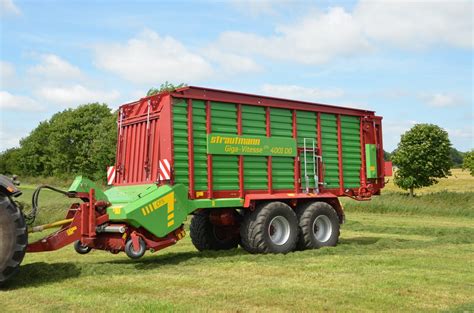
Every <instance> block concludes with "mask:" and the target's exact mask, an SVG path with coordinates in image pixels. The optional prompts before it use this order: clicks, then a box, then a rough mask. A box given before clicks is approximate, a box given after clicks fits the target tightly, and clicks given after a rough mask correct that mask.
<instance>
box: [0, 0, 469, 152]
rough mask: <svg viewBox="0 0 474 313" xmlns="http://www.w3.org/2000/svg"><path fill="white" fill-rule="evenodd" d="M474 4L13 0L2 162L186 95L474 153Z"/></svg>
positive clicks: (3, 79)
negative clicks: (160, 99)
mask: <svg viewBox="0 0 474 313" xmlns="http://www.w3.org/2000/svg"><path fill="white" fill-rule="evenodd" d="M473 15H474V1H458V0H451V1H448V0H445V1H383V0H382V1H364V0H361V1H324V0H320V1H289V0H275V1H270V0H260V1H257V0H251V1H247V0H229V1H191V0H189V1H179V0H178V1H144V0H139V1H120V0H119V1H106V0H96V1H78V0H72V1H71V0H70V1H66V0H64V1H59V0H58V1H51V0H43V1H40V0H36V1H33V0H30V1H20V0H0V27H1V28H0V151H3V150H5V149H8V148H12V147H17V146H18V145H19V141H20V139H21V138H24V137H25V136H27V135H28V134H29V132H30V131H31V130H33V129H34V128H35V127H36V126H37V125H38V123H39V122H41V121H44V120H47V119H49V118H50V117H51V116H52V115H53V114H54V113H56V112H58V111H62V110H65V109H67V108H74V107H77V106H78V105H80V104H85V103H91V102H100V103H107V104H108V105H109V106H110V107H111V108H113V109H115V108H117V107H118V106H119V105H121V104H123V103H127V102H131V101H134V100H137V99H139V98H140V97H143V96H144V95H145V94H146V92H147V91H148V89H150V88H151V87H159V86H160V84H161V83H163V82H165V81H169V82H171V83H175V84H179V83H186V84H188V85H195V86H203V87H209V88H217V89H226V90H232V91H239V92H246V93H256V94H261V95H269V96H276V97H282V98H290V99H297V100H308V101H312V102H318V103H326V104H334V105H340V106H348V107H357V108H365V109H370V110H375V111H376V114H377V115H381V116H383V133H384V146H385V147H384V148H385V150H387V151H392V150H394V149H395V148H396V146H397V144H398V142H399V140H400V135H401V134H402V133H404V132H405V131H407V130H408V129H410V128H411V127H412V126H413V125H414V124H416V123H432V124H437V125H439V126H441V127H442V128H444V129H445V130H446V131H448V133H449V136H450V139H451V142H452V143H453V146H454V147H455V148H456V149H458V150H461V151H467V150H470V149H472V148H473V147H474V144H473V141H474V140H473V133H474V125H473V124H474V123H473V120H474V114H473V98H474V97H473V48H474V35H473Z"/></svg>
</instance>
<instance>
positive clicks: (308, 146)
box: [303, 138, 322, 193]
mask: <svg viewBox="0 0 474 313" xmlns="http://www.w3.org/2000/svg"><path fill="white" fill-rule="evenodd" d="M316 152H317V150H316V139H314V138H303V164H304V165H303V169H304V184H305V185H304V190H305V192H306V193H309V192H310V189H312V191H313V192H314V193H319V185H320V183H319V168H318V163H319V162H318V161H321V162H322V157H321V156H320V155H316ZM309 164H312V165H313V166H312V173H311V172H310V171H309V170H308V165H309ZM309 175H312V176H313V178H314V186H310V182H309Z"/></svg>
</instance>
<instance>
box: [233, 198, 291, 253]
mask: <svg viewBox="0 0 474 313" xmlns="http://www.w3.org/2000/svg"><path fill="white" fill-rule="evenodd" d="M240 236H241V238H242V247H243V248H244V249H245V250H247V251H248V252H250V253H288V252H290V251H293V250H294V249H295V246H296V241H297V238H298V223H297V218H296V214H295V212H293V210H292V209H291V207H289V206H288V205H287V204H285V203H283V202H279V201H275V202H269V203H265V204H262V205H260V206H259V207H257V209H256V210H255V211H253V212H250V213H248V214H246V215H244V222H243V224H242V227H241V229H240Z"/></svg>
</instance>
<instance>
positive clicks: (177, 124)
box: [173, 99, 189, 186]
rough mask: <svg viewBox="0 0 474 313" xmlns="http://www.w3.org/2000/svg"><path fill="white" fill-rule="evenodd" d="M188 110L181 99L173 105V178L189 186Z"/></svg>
mask: <svg viewBox="0 0 474 313" xmlns="http://www.w3.org/2000/svg"><path fill="white" fill-rule="evenodd" d="M187 114H188V108H187V103H186V102H185V101H184V100H182V99H176V100H175V102H174V104H173V143H174V146H173V149H174V168H173V169H174V178H175V182H176V183H178V184H184V185H185V186H189V178H188V173H189V171H188V115H187Z"/></svg>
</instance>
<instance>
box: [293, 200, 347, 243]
mask: <svg viewBox="0 0 474 313" xmlns="http://www.w3.org/2000/svg"><path fill="white" fill-rule="evenodd" d="M296 214H297V216H298V224H299V229H300V236H299V239H298V249H300V250H305V249H319V248H321V247H333V246H336V245H337V242H338V240H339V233H340V225H339V218H338V216H337V213H336V211H335V210H334V209H333V207H332V206H331V205H329V204H328V203H326V202H310V203H307V204H305V205H303V206H301V207H299V208H297V210H296Z"/></svg>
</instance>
